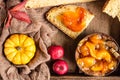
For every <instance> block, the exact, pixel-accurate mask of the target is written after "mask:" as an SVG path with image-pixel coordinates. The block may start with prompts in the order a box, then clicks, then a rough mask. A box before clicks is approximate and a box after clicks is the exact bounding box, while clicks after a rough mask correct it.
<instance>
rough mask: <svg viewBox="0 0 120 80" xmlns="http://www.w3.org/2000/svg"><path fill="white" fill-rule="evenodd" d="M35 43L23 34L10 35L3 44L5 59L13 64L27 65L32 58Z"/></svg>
mask: <svg viewBox="0 0 120 80" xmlns="http://www.w3.org/2000/svg"><path fill="white" fill-rule="evenodd" d="M35 51H36V46H35V42H34V40H33V39H32V38H30V37H28V36H27V35H24V34H13V35H11V36H10V37H9V38H8V39H7V40H6V41H5V44H4V53H5V56H6V58H7V59H8V60H9V61H10V62H12V63H13V64H18V65H20V64H27V63H28V62H30V60H31V59H32V58H33V57H34V55H35Z"/></svg>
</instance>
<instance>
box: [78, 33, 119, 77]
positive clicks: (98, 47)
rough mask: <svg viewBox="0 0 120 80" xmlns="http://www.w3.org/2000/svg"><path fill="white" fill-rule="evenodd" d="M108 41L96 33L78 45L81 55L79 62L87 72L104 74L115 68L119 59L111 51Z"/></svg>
mask: <svg viewBox="0 0 120 80" xmlns="http://www.w3.org/2000/svg"><path fill="white" fill-rule="evenodd" d="M106 41H108V40H107V39H103V37H102V36H101V35H98V34H95V35H92V36H90V37H89V38H88V39H87V40H86V41H84V43H83V44H82V45H81V46H79V47H78V51H79V54H80V55H79V58H78V59H77V64H78V65H80V66H81V67H82V69H83V70H84V71H85V72H86V73H91V74H92V73H93V74H94V75H104V74H106V73H108V72H110V71H111V70H113V69H115V67H116V65H117V60H116V58H115V57H114V56H113V55H112V53H111V52H110V50H109V46H107V42H106Z"/></svg>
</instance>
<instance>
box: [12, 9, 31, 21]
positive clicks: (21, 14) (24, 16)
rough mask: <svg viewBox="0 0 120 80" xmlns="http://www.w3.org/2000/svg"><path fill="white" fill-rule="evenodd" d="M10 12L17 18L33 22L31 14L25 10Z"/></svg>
mask: <svg viewBox="0 0 120 80" xmlns="http://www.w3.org/2000/svg"><path fill="white" fill-rule="evenodd" d="M10 13H11V15H12V16H13V17H14V18H16V19H18V20H21V21H24V22H27V23H31V20H30V18H29V16H28V15H27V14H26V13H25V12H23V11H11V12H10Z"/></svg>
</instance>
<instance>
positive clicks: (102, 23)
mask: <svg viewBox="0 0 120 80" xmlns="http://www.w3.org/2000/svg"><path fill="white" fill-rule="evenodd" d="M105 1H106V0H99V1H96V2H90V3H80V4H76V5H80V6H82V7H84V8H86V9H88V10H89V11H90V12H92V13H93V14H94V15H95V18H94V19H93V20H92V22H91V23H90V25H89V26H88V28H87V29H86V30H85V31H84V32H83V33H82V34H80V35H79V37H78V38H77V39H75V40H72V39H71V38H70V37H68V36H67V35H65V34H64V33H63V32H62V31H60V30H58V33H57V35H56V36H55V37H54V38H53V44H56V45H62V46H63V47H64V49H65V56H64V58H63V59H64V60H66V61H67V63H68V64H69V72H68V74H66V75H65V76H56V75H55V74H54V73H53V72H52V70H51V66H49V67H50V70H51V75H52V77H51V80H87V79H90V80H101V79H102V80H113V79H114V80H120V69H119V68H120V66H119V68H118V69H117V70H116V71H115V72H113V73H112V74H111V75H109V76H108V77H100V78H96V77H89V76H85V75H84V74H83V73H82V72H81V71H80V70H79V69H78V67H77V66H76V62H75V58H74V57H75V49H76V46H77V43H78V42H79V41H80V40H81V39H82V38H84V37H85V36H86V35H88V34H91V33H95V32H102V33H105V34H108V35H110V36H112V37H113V38H114V39H115V40H116V41H117V42H118V44H119V45H120V22H119V21H118V19H117V18H115V19H113V18H112V17H110V16H108V15H107V14H105V13H103V12H102V8H103V5H104V3H105ZM113 76H114V77H113Z"/></svg>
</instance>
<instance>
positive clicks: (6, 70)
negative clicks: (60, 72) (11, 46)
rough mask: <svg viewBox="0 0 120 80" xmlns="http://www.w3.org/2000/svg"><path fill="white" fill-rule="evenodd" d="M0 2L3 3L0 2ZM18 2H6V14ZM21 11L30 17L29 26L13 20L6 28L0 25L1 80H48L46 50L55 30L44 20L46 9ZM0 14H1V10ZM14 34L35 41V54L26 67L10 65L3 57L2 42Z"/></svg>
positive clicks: (11, 0)
mask: <svg viewBox="0 0 120 80" xmlns="http://www.w3.org/2000/svg"><path fill="white" fill-rule="evenodd" d="M0 2H1V3H3V1H2V0H1V1H0ZM19 2H20V0H7V1H6V12H7V9H10V8H11V7H13V6H15V5H16V4H18V3H19ZM3 8H4V9H2V10H5V7H3ZM21 10H22V11H25V12H26V13H27V14H28V15H29V16H30V19H31V20H32V23H31V24H28V23H26V22H23V21H20V20H17V19H15V18H13V19H12V21H11V25H10V26H9V27H8V28H6V27H4V26H2V25H1V24H0V28H2V32H1V35H0V75H1V77H2V80H49V79H50V72H49V68H48V66H47V65H46V62H47V61H48V60H49V59H50V56H49V54H48V52H47V48H48V47H49V46H50V45H51V38H52V37H54V35H55V34H56V32H57V29H56V28H54V27H53V26H52V25H50V24H49V23H48V22H47V21H46V20H45V18H44V17H45V16H44V15H45V12H46V11H47V10H48V8H39V9H25V8H23V9H21ZM0 12H2V11H1V9H0ZM2 15H3V16H5V14H1V13H0V16H2ZM2 20H4V18H3V19H2ZM2 20H1V21H2ZM1 23H2V22H1ZM15 33H22V34H26V35H28V36H30V37H32V38H33V39H34V40H35V43H36V47H37V50H36V54H35V57H34V58H33V59H32V60H31V61H30V62H29V63H28V64H27V65H20V66H18V65H14V64H11V63H10V62H9V61H8V60H7V59H6V57H5V56H4V52H3V48H4V47H3V45H4V42H5V40H6V38H7V37H8V36H10V35H11V34H15Z"/></svg>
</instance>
